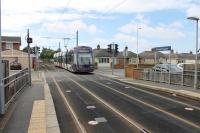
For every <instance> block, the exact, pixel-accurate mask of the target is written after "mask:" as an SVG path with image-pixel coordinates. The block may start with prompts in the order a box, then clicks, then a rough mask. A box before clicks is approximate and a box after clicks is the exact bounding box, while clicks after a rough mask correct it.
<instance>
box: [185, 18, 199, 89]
mask: <svg viewBox="0 0 200 133" xmlns="http://www.w3.org/2000/svg"><path fill="white" fill-rule="evenodd" d="M187 19H190V20H194V21H196V55H195V72H194V89H197V51H198V21H199V18H197V17H188V18H187Z"/></svg>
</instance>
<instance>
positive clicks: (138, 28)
mask: <svg viewBox="0 0 200 133" xmlns="http://www.w3.org/2000/svg"><path fill="white" fill-rule="evenodd" d="M140 29H142V28H141V27H137V69H138V64H139V59H138V38H139V30H140Z"/></svg>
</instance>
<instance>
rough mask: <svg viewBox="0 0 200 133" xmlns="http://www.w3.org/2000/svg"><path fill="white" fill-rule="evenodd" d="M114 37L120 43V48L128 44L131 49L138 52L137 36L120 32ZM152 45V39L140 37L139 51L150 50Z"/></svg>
mask: <svg viewBox="0 0 200 133" xmlns="http://www.w3.org/2000/svg"><path fill="white" fill-rule="evenodd" d="M114 39H115V40H116V41H117V42H118V43H119V44H120V50H123V49H124V47H125V46H127V47H128V49H129V50H130V51H133V52H135V53H136V52H137V38H136V37H135V36H131V35H126V34H122V33H119V34H116V35H115V36H114ZM152 46H153V45H152V43H151V42H150V41H148V40H145V39H142V38H138V52H141V51H144V50H150V49H151V48H152Z"/></svg>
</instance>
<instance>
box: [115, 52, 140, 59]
mask: <svg viewBox="0 0 200 133" xmlns="http://www.w3.org/2000/svg"><path fill="white" fill-rule="evenodd" d="M117 57H118V58H124V52H119V54H118V56H117ZM133 57H134V58H136V57H137V54H136V53H133V52H131V51H128V56H127V58H133Z"/></svg>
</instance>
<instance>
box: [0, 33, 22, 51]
mask: <svg viewBox="0 0 200 133" xmlns="http://www.w3.org/2000/svg"><path fill="white" fill-rule="evenodd" d="M1 44H2V45H1V46H2V51H4V50H9V49H14V50H20V46H21V37H15V36H2V37H1Z"/></svg>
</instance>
